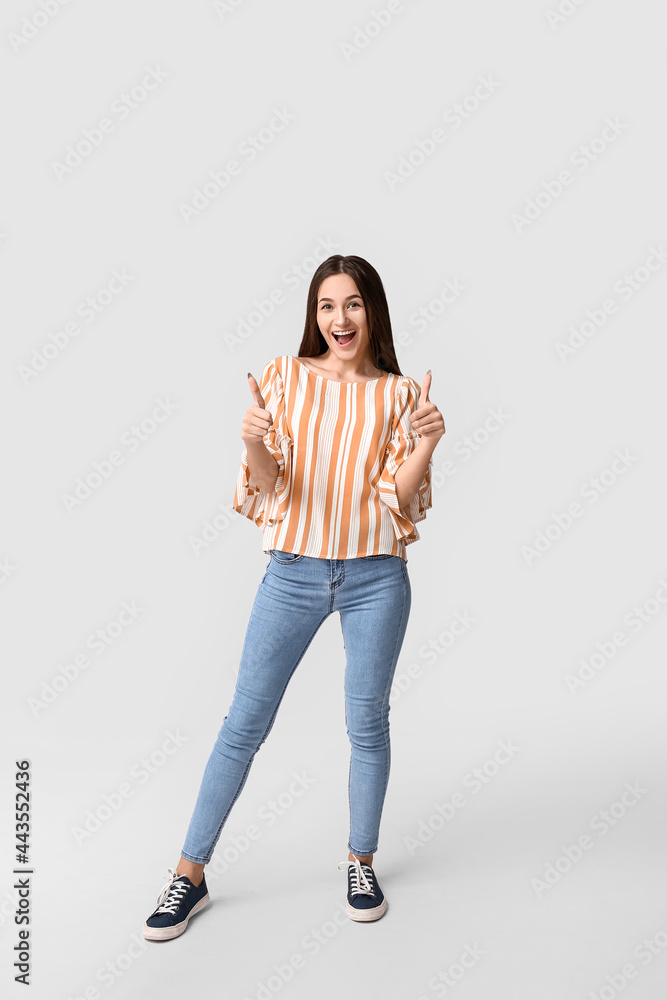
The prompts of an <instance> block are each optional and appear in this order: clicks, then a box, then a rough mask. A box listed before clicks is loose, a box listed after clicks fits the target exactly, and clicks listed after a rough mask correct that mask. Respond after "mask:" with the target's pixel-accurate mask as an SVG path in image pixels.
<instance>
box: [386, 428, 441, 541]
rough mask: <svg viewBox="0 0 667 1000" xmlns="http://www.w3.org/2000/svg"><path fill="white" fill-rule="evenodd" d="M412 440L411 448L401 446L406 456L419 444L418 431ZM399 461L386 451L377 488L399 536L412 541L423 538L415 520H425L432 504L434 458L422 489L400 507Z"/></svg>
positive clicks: (406, 443)
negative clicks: (385, 458)
mask: <svg viewBox="0 0 667 1000" xmlns="http://www.w3.org/2000/svg"><path fill="white" fill-rule="evenodd" d="M410 441H411V442H412V448H410V447H402V448H401V449H400V450H401V451H402V452H403V453H404V454H405V455H406V457H407V453H408V452H410V453H411V452H412V450H414V448H416V446H417V444H418V442H419V435H418V434H414V435H412V436H411V438H410ZM404 444H405V445H406V446H407V445H408V444H409V442H408V441H404ZM400 464H402V463H398V462H397V461H396V459H395V457H394V455H393V454H392V453H391V452H390V453H389V454H388V455H387V460H386V462H385V465H384V468H383V470H382V474H381V475H380V478H379V480H378V484H377V489H378V492H379V496H380V500H381V501H382V502H383V503H384V504H385V505H386V506H387V507H388V509H389V513H390V515H391V520H392V524H393V527H394V533H395V534H396V537H397V538H398V539H403V541H404V542H405V544H406V545H410V544H411V543H412V542H416V541H418V540H419V538H420V535H419V532H418V530H417V528H416V527H415V525H416V523H417V522H418V521H423V520H424V518H425V517H426V511H427V510H428V509H429V508H430V507H431V506H432V494H431V470H432V468H433V460H432V459H429V463H428V468H427V470H426V472H425V474H424V478H423V480H422V482H421V483H420V485H419V489H418V490H417V492H416V493H415V495H414V496H413V497H412V499H411V500H410V503H409V504H407V505H406V506H405V507H399V505H398V495H397V493H396V479H395V476H396V473H397V472H398V469H399V468H400Z"/></svg>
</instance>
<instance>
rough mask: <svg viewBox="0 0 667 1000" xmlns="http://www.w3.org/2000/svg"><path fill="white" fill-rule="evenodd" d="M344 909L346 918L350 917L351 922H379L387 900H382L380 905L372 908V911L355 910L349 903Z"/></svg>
mask: <svg viewBox="0 0 667 1000" xmlns="http://www.w3.org/2000/svg"><path fill="white" fill-rule="evenodd" d="M346 909H347V915H348V917H351V919H352V920H363V921H370V920H379V919H380V917H382V916H384V913H385V911H386V909H387V900H386V899H383V900H382V902H381V903H380V905H379V906H375V907H373V909H372V910H357V908H356V907H354V906H352V904H351V903H347V904H346Z"/></svg>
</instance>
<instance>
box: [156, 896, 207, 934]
mask: <svg viewBox="0 0 667 1000" xmlns="http://www.w3.org/2000/svg"><path fill="white" fill-rule="evenodd" d="M210 898H211V897H210V896H209V894H208V893H206V895H205V896H202V898H201V899H200V900H199V902H198V903H195V905H194V906H193V907H192V909H191V910H190V912H189V913H188V915H187V917H186V918H185V920H181V922H180V924H174V926H173V927H149V926H148V924H144V937H145V938H146V940H147V941H170V940H171V938H175V937H180V935H181V934H182V933H183V931H184V930H185V929H186V927H187V926H188V921H189V919H190V917H194V915H195V913H199V911H200V910H203V909H204V907H205V906H206V904H207V903H208V901H209V900H210Z"/></svg>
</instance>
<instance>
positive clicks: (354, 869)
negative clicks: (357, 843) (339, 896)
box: [338, 854, 375, 896]
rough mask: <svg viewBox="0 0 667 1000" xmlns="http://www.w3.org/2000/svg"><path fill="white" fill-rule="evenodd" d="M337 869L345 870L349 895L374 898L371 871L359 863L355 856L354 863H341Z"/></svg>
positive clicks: (368, 866) (367, 866) (362, 863)
mask: <svg viewBox="0 0 667 1000" xmlns="http://www.w3.org/2000/svg"><path fill="white" fill-rule="evenodd" d="M338 867H339V868H347V870H348V874H349V877H350V895H351V896H357V895H361V894H363V895H366V896H374V895H375V887H374V885H373V869H372V868H371V866H370V865H367V864H365V863H364V862H362V861H360V860H359V858H358V857H357V856H356V854H355V857H354V861H350V860H349V859H348V860H347V861H341V862H340V864H339V865H338ZM350 869H351V870H350Z"/></svg>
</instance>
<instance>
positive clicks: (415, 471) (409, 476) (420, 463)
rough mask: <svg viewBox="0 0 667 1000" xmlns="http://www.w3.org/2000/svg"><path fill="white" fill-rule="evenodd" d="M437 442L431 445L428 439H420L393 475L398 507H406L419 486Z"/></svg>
mask: <svg viewBox="0 0 667 1000" xmlns="http://www.w3.org/2000/svg"><path fill="white" fill-rule="evenodd" d="M437 443H438V442H437V441H436V442H434V443H431V442H430V441H429V440H428V438H425V437H424V438H421V439H420V441H419V443H418V445H417V447H416V448H415V450H414V451H413V452H412V454H410V455H408V457H407V458H406V460H405V461H404V462H402V463H401V465H400V466H399V468H398V469H397V470H396V474H395V475H394V482H395V483H396V496H397V497H398V506H399V507H407V506H408V504H409V503H410V501H411V500H412V498H413V497H414V496H416V494H417V491H418V490H419V487H420V486H421V484H422V482H423V480H424V476H425V475H426V470H427V469H428V465H429V462H430V460H431V456H432V454H433V451H434V449H435V446H436V444H437Z"/></svg>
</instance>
